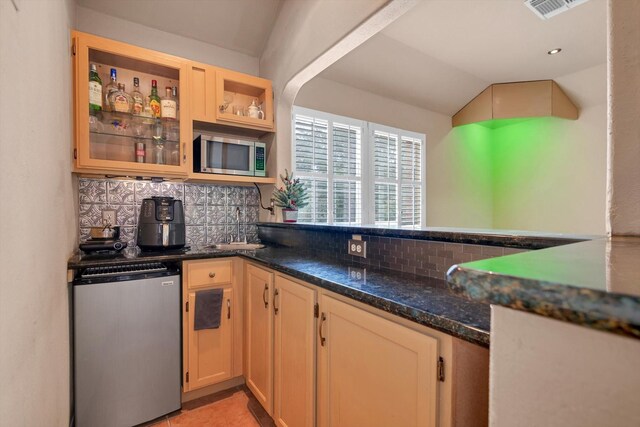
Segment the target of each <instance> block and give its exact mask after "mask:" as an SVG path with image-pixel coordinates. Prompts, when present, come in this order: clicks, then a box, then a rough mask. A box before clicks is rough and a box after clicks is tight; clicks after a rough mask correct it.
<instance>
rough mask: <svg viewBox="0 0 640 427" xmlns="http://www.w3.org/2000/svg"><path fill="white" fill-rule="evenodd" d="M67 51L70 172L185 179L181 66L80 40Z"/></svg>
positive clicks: (77, 36) (85, 37)
mask: <svg viewBox="0 0 640 427" xmlns="http://www.w3.org/2000/svg"><path fill="white" fill-rule="evenodd" d="M73 43H74V82H75V93H74V104H75V120H76V123H75V149H74V158H75V162H76V164H75V166H76V170H77V171H78V172H82V171H85V172H96V173H100V172H103V173H110V174H114V173H122V174H123V175H125V174H129V175H137V176H176V177H178V176H186V174H187V158H186V144H187V142H188V141H189V139H190V135H191V134H190V132H191V129H190V127H191V122H190V120H189V115H188V108H181V107H182V105H181V102H180V98H181V94H183V93H187V92H186V91H187V87H186V86H187V85H186V80H187V79H186V76H187V70H188V66H187V61H185V60H183V59H181V58H177V57H174V56H171V55H166V54H163V53H160V52H155V51H151V50H147V49H143V48H139V47H135V46H131V45H127V44H124V43H119V42H115V41H112V40H107V39H103V38H100V37H96V36H93V35H90V34H85V33H80V32H73ZM187 98H188V97H187ZM185 107H188V105H185Z"/></svg>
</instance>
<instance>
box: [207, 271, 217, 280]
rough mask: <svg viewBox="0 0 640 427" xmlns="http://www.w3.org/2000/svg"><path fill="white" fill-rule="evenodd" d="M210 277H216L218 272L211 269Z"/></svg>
mask: <svg viewBox="0 0 640 427" xmlns="http://www.w3.org/2000/svg"><path fill="white" fill-rule="evenodd" d="M209 277H211V278H212V279H213V278H214V277H216V273H214V272H213V271H210V272H209Z"/></svg>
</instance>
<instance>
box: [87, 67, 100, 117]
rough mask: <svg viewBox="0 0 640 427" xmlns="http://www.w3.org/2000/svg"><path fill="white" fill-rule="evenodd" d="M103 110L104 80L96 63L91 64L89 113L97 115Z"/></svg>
mask: <svg viewBox="0 0 640 427" xmlns="http://www.w3.org/2000/svg"><path fill="white" fill-rule="evenodd" d="M100 110H102V80H101V79H100V76H99V75H98V69H97V68H96V64H91V69H90V71H89V114H91V115H92V116H94V115H96V114H97V113H98V112H99V111H100Z"/></svg>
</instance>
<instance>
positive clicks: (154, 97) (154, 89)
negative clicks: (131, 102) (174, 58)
mask: <svg viewBox="0 0 640 427" xmlns="http://www.w3.org/2000/svg"><path fill="white" fill-rule="evenodd" d="M149 105H150V106H151V111H152V115H153V117H154V118H156V119H159V118H160V97H159V96H158V82H157V81H155V80H151V95H149Z"/></svg>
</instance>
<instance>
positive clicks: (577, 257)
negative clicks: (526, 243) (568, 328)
mask: <svg viewBox="0 0 640 427" xmlns="http://www.w3.org/2000/svg"><path fill="white" fill-rule="evenodd" d="M447 281H448V282H449V284H450V285H451V287H452V289H453V291H455V292H457V293H459V294H461V295H465V296H467V297H468V298H470V299H471V300H474V301H478V302H483V303H490V304H496V305H502V306H505V307H510V308H513V309H516V310H521V311H526V312H531V313H535V314H538V315H542V316H545V317H550V318H553V319H557V320H562V321H566V322H571V323H574V324H578V325H582V326H586V327H590V328H594V329H597V330H601V331H606V332H611V333H615V334H619V335H624V336H628V337H633V338H640V238H635V237H614V238H602V239H597V240H592V241H585V242H581V243H575V244H570V245H565V246H558V247H554V248H548V249H542V250H538V251H531V252H524V253H519V254H514V255H508V256H504V257H499V258H491V259H486V260H482V261H474V262H469V263H464V264H460V265H456V266H453V267H451V269H450V270H449V272H448V273H447Z"/></svg>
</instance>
